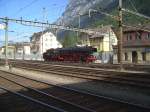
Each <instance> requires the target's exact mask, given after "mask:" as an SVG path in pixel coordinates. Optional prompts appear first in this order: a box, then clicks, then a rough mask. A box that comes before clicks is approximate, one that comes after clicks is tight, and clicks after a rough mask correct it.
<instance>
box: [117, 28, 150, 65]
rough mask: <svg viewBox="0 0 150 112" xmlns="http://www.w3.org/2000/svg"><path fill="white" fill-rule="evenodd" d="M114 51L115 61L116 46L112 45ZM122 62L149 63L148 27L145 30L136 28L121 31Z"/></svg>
mask: <svg viewBox="0 0 150 112" xmlns="http://www.w3.org/2000/svg"><path fill="white" fill-rule="evenodd" d="M142 28H144V27H142ZM146 28H148V27H145V28H144V29H146ZM114 52H115V56H114V62H117V53H118V48H117V46H114ZM123 62H124V63H141V64H146V63H149V64H150V28H149V30H147V31H144V30H142V29H136V28H132V29H131V28H130V29H129V28H128V29H125V30H124V31H123Z"/></svg>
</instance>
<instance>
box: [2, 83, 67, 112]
mask: <svg viewBox="0 0 150 112" xmlns="http://www.w3.org/2000/svg"><path fill="white" fill-rule="evenodd" d="M0 89H2V90H5V91H7V92H9V93H12V94H15V95H17V96H20V97H22V98H24V99H27V100H29V101H32V102H34V103H38V104H40V105H42V106H45V107H48V108H50V109H53V110H54V111H57V112H67V111H65V110H63V109H60V108H56V107H54V106H52V105H49V104H46V103H44V102H41V101H39V100H36V99H34V98H31V97H29V96H26V95H23V94H21V93H18V92H14V91H11V90H9V89H7V88H5V87H2V86H1V85H0Z"/></svg>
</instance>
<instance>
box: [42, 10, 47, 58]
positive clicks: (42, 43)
mask: <svg viewBox="0 0 150 112" xmlns="http://www.w3.org/2000/svg"><path fill="white" fill-rule="evenodd" d="M45 11H46V9H45V8H43V12H42V13H43V22H44V21H45ZM43 34H44V27H43V24H42V48H41V60H42V59H43V55H42V54H43V51H44V49H43V46H44V45H43Z"/></svg>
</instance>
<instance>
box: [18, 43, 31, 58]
mask: <svg viewBox="0 0 150 112" xmlns="http://www.w3.org/2000/svg"><path fill="white" fill-rule="evenodd" d="M15 47H16V53H17V54H24V55H30V54H31V50H30V43H29V42H17V43H16V44H15Z"/></svg>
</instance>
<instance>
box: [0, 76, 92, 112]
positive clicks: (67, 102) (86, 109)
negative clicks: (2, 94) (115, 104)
mask: <svg viewBox="0 0 150 112" xmlns="http://www.w3.org/2000/svg"><path fill="white" fill-rule="evenodd" d="M0 77H1V78H3V79H5V80H8V81H10V82H13V83H15V84H17V85H19V86H22V87H24V88H27V89H29V90H33V91H35V92H37V93H40V94H43V95H46V96H48V97H52V98H53V99H56V100H59V101H61V102H63V103H66V104H70V105H72V106H74V107H77V108H79V109H82V110H84V111H86V112H95V111H93V110H91V109H88V108H85V107H82V106H80V105H77V104H74V103H71V102H69V101H66V100H64V99H61V98H58V97H55V96H53V95H50V94H47V93H45V92H43V91H40V90H37V89H34V88H33V87H28V86H25V85H23V84H21V83H18V82H16V81H13V80H10V79H8V78H6V77H3V76H0ZM22 78H24V77H22ZM28 80H29V79H28ZM30 80H31V79H30ZM33 81H34V80H33ZM40 83H42V82H40Z"/></svg>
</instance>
